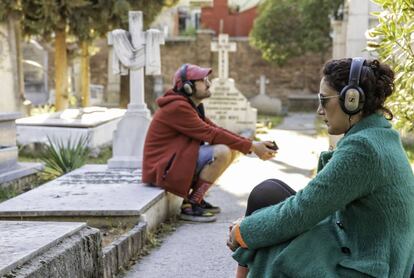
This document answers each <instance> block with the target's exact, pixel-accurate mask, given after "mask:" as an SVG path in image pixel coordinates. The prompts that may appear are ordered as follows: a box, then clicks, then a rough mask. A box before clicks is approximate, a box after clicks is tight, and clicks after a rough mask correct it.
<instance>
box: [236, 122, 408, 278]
mask: <svg viewBox="0 0 414 278" xmlns="http://www.w3.org/2000/svg"><path fill="white" fill-rule="evenodd" d="M240 232H241V235H242V237H243V239H244V241H245V242H246V244H247V246H248V249H243V248H238V249H237V250H236V252H235V253H234V254H233V257H234V259H235V260H236V261H238V262H239V263H240V264H244V265H248V267H249V277H254V278H258V277H295V278H296V277H312V278H314V277H396V278H400V277H409V273H410V271H411V268H412V266H413V263H414V176H413V172H412V169H411V166H410V164H409V163H408V160H407V156H406V154H405V152H404V150H403V148H402V145H401V140H400V137H399V134H398V133H397V132H396V131H395V130H393V129H392V128H391V125H390V123H389V122H388V121H387V120H386V119H385V118H384V117H383V116H382V115H379V114H373V115H370V116H368V117H366V118H363V119H362V120H361V121H360V122H358V123H357V124H356V125H354V126H353V127H352V128H351V129H350V130H349V131H348V132H347V134H346V135H345V136H344V137H343V138H342V139H341V140H340V141H339V142H338V145H337V149H336V150H335V151H334V152H324V153H322V154H321V157H320V159H319V165H318V174H317V175H316V177H315V178H314V179H312V180H311V181H310V182H309V184H308V185H307V186H306V187H305V188H304V189H303V190H301V191H299V192H298V193H297V194H296V195H295V196H292V197H290V198H288V199H286V200H285V201H284V202H282V203H280V204H277V205H274V206H270V207H267V208H264V209H261V210H259V211H257V212H256V213H254V214H253V215H251V216H249V217H246V218H245V219H244V220H243V222H242V223H241V225H240Z"/></svg>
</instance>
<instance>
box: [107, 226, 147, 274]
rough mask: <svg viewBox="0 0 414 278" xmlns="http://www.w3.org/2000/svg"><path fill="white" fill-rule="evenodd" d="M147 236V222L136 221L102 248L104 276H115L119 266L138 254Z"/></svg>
mask: <svg viewBox="0 0 414 278" xmlns="http://www.w3.org/2000/svg"><path fill="white" fill-rule="evenodd" d="M146 238H147V223H145V222H144V223H138V224H137V225H136V226H135V227H134V228H133V229H132V230H130V231H128V232H126V233H125V234H123V235H121V236H120V237H119V238H118V239H116V240H115V241H113V242H112V243H111V244H110V245H108V246H106V247H105V248H104V249H103V250H102V253H103V273H104V276H103V277H104V278H112V277H115V276H116V275H117V274H118V272H119V270H120V269H121V268H125V267H126V266H128V264H129V261H130V260H131V259H132V258H134V257H136V256H138V255H139V253H140V252H141V250H142V249H143V247H144V245H145V240H146Z"/></svg>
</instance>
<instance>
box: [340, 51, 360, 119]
mask: <svg viewBox="0 0 414 278" xmlns="http://www.w3.org/2000/svg"><path fill="white" fill-rule="evenodd" d="M364 62H365V58H362V57H356V58H352V63H351V68H350V70H349V80H348V85H346V86H345V87H344V88H343V89H342V91H341V93H340V95H339V100H340V102H339V103H340V105H341V108H342V111H344V112H345V113H346V114H348V115H350V116H352V115H355V114H357V113H358V112H360V111H361V110H362V108H363V107H364V102H365V93H364V90H362V88H361V87H360V86H359V81H360V78H361V72H362V67H363V65H364Z"/></svg>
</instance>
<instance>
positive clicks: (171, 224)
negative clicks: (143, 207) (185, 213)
mask: <svg viewBox="0 0 414 278" xmlns="http://www.w3.org/2000/svg"><path fill="white" fill-rule="evenodd" d="M179 225H180V222H179V221H178V219H177V217H176V216H174V217H171V218H169V219H167V220H166V221H165V222H164V223H161V224H160V226H159V227H158V228H157V229H156V230H155V232H152V233H148V234H147V240H146V241H145V245H144V247H143V248H142V250H141V252H140V254H139V255H138V256H137V257H135V258H133V259H132V260H131V261H130V262H129V265H128V266H127V267H126V269H121V270H120V273H119V274H118V275H121V274H123V273H125V272H126V271H127V270H128V269H130V268H131V267H132V266H133V265H135V264H136V263H137V262H138V261H139V260H140V259H142V258H143V257H145V256H147V255H149V254H150V253H151V250H153V249H154V248H158V247H160V246H161V244H162V242H163V241H164V238H165V237H166V236H168V235H170V234H172V233H173V232H175V230H176V229H177V227H178V226H179Z"/></svg>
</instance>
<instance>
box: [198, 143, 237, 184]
mask: <svg viewBox="0 0 414 278" xmlns="http://www.w3.org/2000/svg"><path fill="white" fill-rule="evenodd" d="M232 152H233V151H232V150H231V149H230V148H229V147H227V146H226V145H213V155H214V160H213V162H212V163H210V164H207V165H206V166H205V167H204V168H203V169H202V170H201V172H200V179H202V180H204V181H207V182H210V183H214V182H215V181H216V180H217V179H218V178H219V177H220V176H221V174H223V172H224V171H225V170H226V169H227V168H228V167H229V166H230V164H231V162H232V159H233V153H232Z"/></svg>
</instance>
